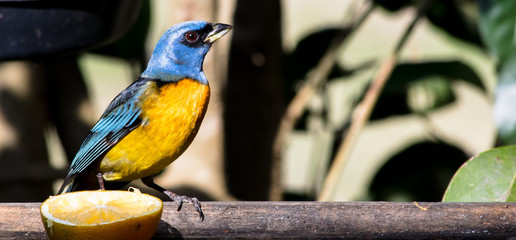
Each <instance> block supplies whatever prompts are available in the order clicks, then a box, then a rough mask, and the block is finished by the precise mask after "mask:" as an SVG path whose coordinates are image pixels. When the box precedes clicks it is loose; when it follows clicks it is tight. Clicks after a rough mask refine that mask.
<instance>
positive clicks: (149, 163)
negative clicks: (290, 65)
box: [57, 21, 232, 221]
mask: <svg viewBox="0 0 516 240" xmlns="http://www.w3.org/2000/svg"><path fill="white" fill-rule="evenodd" d="M231 29H232V26H231V25H229V24H223V23H215V22H213V23H212V22H206V21H188V22H183V23H180V24H177V25H174V26H172V27H170V28H169V29H168V30H167V31H166V32H165V33H164V34H163V35H162V36H161V38H160V39H159V40H158V42H157V44H156V47H155V49H154V52H153V53H152V55H151V57H150V59H149V62H148V64H147V67H146V69H145V70H144V71H143V72H142V74H141V75H140V76H139V77H138V78H137V79H136V81H134V82H133V83H132V84H130V85H129V86H128V87H127V88H126V89H124V90H123V91H122V92H120V93H119V94H118V95H117V96H116V97H115V98H114V99H113V100H112V101H111V103H110V104H109V105H108V106H107V108H106V110H105V111H104V112H103V114H102V115H101V116H100V119H99V120H98V121H97V122H96V124H95V125H94V126H93V127H92V129H91V130H90V133H89V134H88V136H87V137H86V139H85V140H84V141H83V143H82V145H81V147H80V148H79V150H78V151H77V153H76V155H75V157H74V159H73V160H72V162H71V164H70V169H69V172H68V175H67V176H66V178H65V179H64V181H63V184H62V186H61V188H60V189H59V191H58V193H57V194H62V193H65V192H72V191H79V190H95V189H102V190H106V189H120V188H121V187H123V186H125V185H126V184H127V183H129V182H131V181H132V180H136V179H141V181H142V182H143V183H144V184H145V185H146V186H148V187H150V188H153V189H155V190H157V191H159V192H162V193H164V194H166V195H168V197H170V198H171V199H172V200H173V201H175V202H176V203H177V204H178V205H179V206H178V209H177V210H178V211H180V210H181V207H182V205H183V203H190V204H192V205H193V206H194V207H195V208H196V211H197V212H198V213H199V216H200V218H201V221H202V220H204V214H203V212H202V208H201V204H200V202H199V200H198V199H197V198H195V197H193V198H191V197H188V196H182V195H178V194H175V193H173V192H171V191H169V190H166V189H165V188H163V187H161V186H159V185H158V184H156V183H154V179H153V177H154V176H155V175H156V174H157V173H159V172H160V171H162V170H163V169H164V168H165V167H166V166H168V165H169V164H171V163H172V162H174V161H175V160H176V159H177V158H178V157H179V156H180V155H181V154H182V153H183V152H184V151H185V150H186V149H187V147H188V146H189V145H190V143H191V142H192V140H193V139H194V137H195V135H196V134H197V132H198V130H199V127H200V125H201V122H202V120H203V118H204V115H205V113H206V110H207V107H208V103H209V99H210V87H209V83H208V80H207V78H206V75H205V74H204V72H203V62H204V57H205V56H206V54H207V53H208V51H209V50H210V47H211V46H212V43H213V42H215V41H216V40H218V39H220V38H221V37H222V36H224V35H225V34H227V33H228V32H229V31H230V30H231Z"/></svg>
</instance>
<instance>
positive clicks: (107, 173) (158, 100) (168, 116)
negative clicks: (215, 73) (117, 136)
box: [100, 79, 210, 181]
mask: <svg viewBox="0 0 516 240" xmlns="http://www.w3.org/2000/svg"><path fill="white" fill-rule="evenodd" d="M149 84H153V85H152V86H150V88H148V89H149V90H148V91H147V92H146V94H145V97H144V99H143V100H144V101H143V104H142V107H141V108H142V115H141V118H142V119H143V121H142V125H140V126H139V127H137V128H136V129H134V130H133V131H132V132H131V133H129V134H128V135H127V136H126V137H124V138H123V139H122V140H121V141H120V142H119V143H118V144H116V145H115V147H113V148H112V149H111V150H110V151H109V152H108V153H107V155H106V157H105V158H104V159H103V160H102V162H101V163H100V172H102V173H103V176H104V179H106V180H107V181H130V180H134V179H138V178H143V177H147V176H151V175H154V174H156V173H158V172H159V171H161V170H162V169H163V168H165V167H166V166H167V165H169V164H170V163H172V162H173V161H174V160H176V159H177V158H178V157H179V156H180V155H181V154H182V153H183V152H184V151H185V150H186V148H187V147H188V146H189V145H190V143H191V142H192V140H193V138H194V137H195V135H196V134H197V131H198V130H199V126H200V125H201V122H202V119H203V118H204V114H205V113H206V109H207V107H208V102H209V97H210V88H209V86H208V85H204V84H201V83H199V82H197V81H194V80H191V79H184V80H181V81H179V82H174V83H168V84H165V85H163V86H162V87H160V88H158V86H157V85H156V83H154V82H149Z"/></svg>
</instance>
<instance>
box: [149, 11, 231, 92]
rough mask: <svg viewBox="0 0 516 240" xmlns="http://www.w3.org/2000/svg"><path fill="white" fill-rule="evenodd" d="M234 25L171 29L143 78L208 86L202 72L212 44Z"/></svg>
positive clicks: (205, 24)
mask: <svg viewBox="0 0 516 240" xmlns="http://www.w3.org/2000/svg"><path fill="white" fill-rule="evenodd" d="M231 28H232V27H231V25H227V24H222V23H210V22H204V21H190V22H184V23H181V24H177V25H175V26H173V27H171V28H169V29H168V30H167V31H166V32H165V33H164V34H163V36H161V38H160V39H159V41H158V43H157V44H156V48H155V49H154V52H153V53H152V56H151V58H150V60H149V64H148V65H147V68H146V69H145V71H144V72H143V73H142V77H145V78H155V79H161V80H164V81H178V80H181V79H183V78H191V79H195V80H198V81H199V82H201V83H204V84H207V80H206V77H205V76H204V73H203V71H202V64H203V61H204V56H206V53H208V50H210V47H211V44H212V43H213V42H215V41H216V40H217V39H219V38H221V37H222V36H224V35H225V34H226V33H228V32H229V31H230V30H231Z"/></svg>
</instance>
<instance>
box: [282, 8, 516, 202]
mask: <svg viewBox="0 0 516 240" xmlns="http://www.w3.org/2000/svg"><path fill="white" fill-rule="evenodd" d="M373 2H374V4H376V5H377V6H379V7H381V8H382V9H384V10H386V11H387V12H389V13H390V14H401V11H403V10H406V9H409V8H412V9H413V10H414V11H416V9H417V8H418V7H419V6H420V4H422V2H423V1H416V0H373ZM514 12H516V1H512V0H502V1H492V0H479V1H478V2H477V1H473V0H435V1H433V2H432V4H431V5H430V8H429V9H428V10H427V11H426V12H425V13H424V17H425V18H426V19H427V20H428V22H429V23H431V25H432V26H433V27H435V28H436V29H438V30H439V31H441V32H442V33H443V34H445V35H446V36H449V37H450V38H451V39H454V41H457V42H460V43H461V44H466V45H468V46H471V47H473V48H477V49H480V50H481V52H483V51H484V50H488V51H489V52H490V53H491V54H492V55H494V56H495V57H497V58H498V61H499V68H498V69H499V81H498V87H497V91H496V103H495V113H494V114H495V118H496V119H497V124H498V129H499V135H500V137H501V139H502V140H503V142H504V143H516V114H514V113H515V112H516V104H514V103H516V70H515V69H516V68H514V67H510V66H514V64H516V45H515V42H514V40H513V39H514V36H515V32H514V31H515V29H516V27H515V22H516V18H514ZM338 32H339V29H338V28H328V29H324V30H319V31H317V32H313V33H312V34H308V35H307V36H306V37H305V38H304V39H302V40H301V41H299V43H298V45H297V46H296V48H295V49H294V50H293V52H291V53H289V54H287V56H286V57H285V59H286V60H285V66H286V67H285V73H286V75H285V79H287V84H288V86H287V87H286V89H288V90H290V92H289V94H288V96H289V97H292V96H294V94H295V92H296V86H297V85H298V84H299V82H300V81H302V80H303V79H306V76H307V75H308V74H310V71H311V70H313V68H314V67H315V66H316V65H317V63H318V62H319V60H320V59H321V57H322V56H323V55H324V53H325V51H326V50H327V49H328V46H329V45H330V43H331V40H332V39H333V38H334V37H335V36H336V35H337V33H338ZM484 43H485V45H484ZM485 52H486V54H487V51H485ZM459 59H460V58H456V59H446V60H435V59H419V60H418V61H417V62H410V61H407V60H405V62H400V63H398V64H397V65H396V66H395V68H394V69H393V71H392V73H391V75H390V77H389V78H388V81H387V83H386V85H385V87H384V89H383V91H382V93H381V95H380V97H379V99H378V102H377V104H376V105H375V107H374V110H373V112H372V115H371V118H370V120H372V121H383V120H385V119H386V118H389V117H392V116H397V115H420V116H423V117H424V116H426V115H428V114H430V113H432V112H435V111H438V110H440V109H442V108H443V107H446V106H449V105H450V104H453V103H454V102H455V101H456V95H455V92H454V83H456V82H462V83H466V84H468V85H470V86H473V87H475V88H477V89H478V90H480V93H483V94H485V95H486V97H487V96H488V92H487V90H486V86H485V85H484V80H483V79H482V78H481V77H480V75H479V74H477V71H476V70H475V68H474V67H473V66H471V65H469V64H468V63H466V62H464V61H462V60H459ZM380 60H381V58H380V56H378V59H371V60H370V61H369V62H367V63H365V64H362V65H360V66H354V67H350V66H346V65H345V64H342V63H340V65H336V66H334V68H333V70H332V71H331V74H330V76H329V77H328V82H330V81H332V80H333V79H339V81H342V79H350V78H352V77H353V76H354V75H355V74H356V73H358V72H360V71H361V70H363V69H375V68H376V67H377V65H376V64H377V63H378V61H380ZM513 62H514V63H513ZM371 63H376V64H371ZM344 81H351V80H344ZM320 87H321V91H325V90H324V86H320ZM365 89H367V88H363V89H362V90H361V91H362V95H363V94H364V93H365V92H364V91H365ZM360 96H361V94H359V98H360ZM358 101H360V99H357V100H356V101H354V102H352V103H351V104H353V106H352V107H356V106H355V104H356V103H357V102H358ZM323 105H324V104H323ZM322 108H323V109H322V110H321V111H318V113H319V115H317V116H316V117H318V118H322V120H321V121H323V124H322V126H325V127H326V129H328V128H329V129H330V131H333V134H334V138H333V139H334V141H335V145H334V150H335V149H336V148H337V147H338V145H339V144H340V142H339V141H340V140H342V137H341V135H342V134H343V133H344V134H345V133H346V128H347V127H348V126H349V124H350V121H351V116H348V117H347V118H346V119H345V120H344V122H343V123H342V124H340V126H334V125H333V126H332V124H331V123H330V120H329V119H328V114H325V113H326V110H327V109H326V108H327V106H323V107H322ZM308 109H309V110H307V111H306V113H305V115H303V117H302V118H301V121H300V122H298V124H297V126H296V129H297V130H305V131H312V130H311V129H313V126H312V127H311V125H310V121H309V120H310V119H312V118H311V116H312V115H313V113H312V112H311V111H310V109H311V108H308ZM320 113H323V114H320ZM303 127H304V128H303ZM325 127H323V128H325ZM428 129H432V126H428ZM434 137H435V141H434V142H419V143H411V145H410V146H409V147H407V148H406V149H404V150H402V151H400V152H399V153H396V154H393V155H392V156H390V157H389V160H388V161H387V162H386V163H385V164H384V166H383V167H381V168H380V170H379V171H378V173H377V174H376V176H375V177H374V180H373V182H372V184H371V186H370V191H369V195H370V197H372V199H374V200H390V201H393V200H394V201H396V200H402V201H414V200H418V201H440V200H441V199H442V196H443V193H444V191H445V189H446V186H447V184H448V183H449V181H450V179H451V178H452V176H453V173H454V172H455V171H456V170H457V169H458V168H459V167H460V166H461V164H462V163H464V162H465V161H466V160H467V158H468V156H467V154H466V153H465V151H464V150H463V149H461V147H459V146H454V145H453V144H452V143H450V142H448V141H445V140H444V139H439V134H434ZM332 154H334V152H333V153H332ZM315 155H317V154H315ZM320 155H324V154H320ZM475 161H477V160H475ZM479 162H480V161H479ZM483 164H485V163H479V164H478V165H479V166H478V167H477V169H476V171H479V172H482V173H478V174H479V175H482V174H484V175H482V176H487V175H491V176H492V175H493V173H492V172H487V171H486V170H488V169H491V168H489V167H485V168H482V167H481V166H482V165H483ZM460 171H464V170H463V169H461V170H460ZM512 174H513V175H512V176H514V172H512ZM492 177H493V179H495V180H493V181H496V180H500V179H501V178H504V177H503V176H500V177H499V179H498V178H497V176H492ZM459 178H460V177H459ZM459 178H457V177H456V178H455V179H454V182H452V185H454V186H456V187H458V188H461V186H460V184H457V183H458V182H461V180H458V179H459ZM450 188H452V189H453V188H455V187H450ZM462 188H464V186H462ZM505 190H507V189H505ZM452 191H457V190H448V193H447V194H448V196H449V195H450V194H451V193H450V192H452ZM505 192H506V191H505ZM458 193H460V191H458ZM312 194H313V193H312ZM286 196H288V199H314V196H311V195H310V194H308V195H306V194H305V195H303V194H297V195H296V194H293V193H292V192H287V195H286Z"/></svg>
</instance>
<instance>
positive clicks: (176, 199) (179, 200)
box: [165, 191, 204, 221]
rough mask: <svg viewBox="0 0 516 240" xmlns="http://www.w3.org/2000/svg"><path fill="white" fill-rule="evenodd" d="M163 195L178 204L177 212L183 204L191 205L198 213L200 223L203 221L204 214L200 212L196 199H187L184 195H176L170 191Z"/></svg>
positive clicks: (199, 204)
mask: <svg viewBox="0 0 516 240" xmlns="http://www.w3.org/2000/svg"><path fill="white" fill-rule="evenodd" d="M165 194H167V195H168V196H169V197H170V199H172V200H174V202H176V203H177V204H178V207H177V211H181V208H182V207H183V203H190V204H192V205H193V206H194V207H195V209H196V210H197V212H198V213H199V217H200V218H201V221H204V213H203V212H202V208H201V203H200V202H199V200H198V199H197V198H196V197H193V198H192V197H188V196H184V195H177V194H175V193H173V192H170V191H165Z"/></svg>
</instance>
